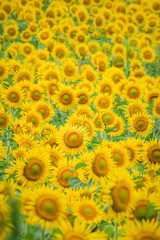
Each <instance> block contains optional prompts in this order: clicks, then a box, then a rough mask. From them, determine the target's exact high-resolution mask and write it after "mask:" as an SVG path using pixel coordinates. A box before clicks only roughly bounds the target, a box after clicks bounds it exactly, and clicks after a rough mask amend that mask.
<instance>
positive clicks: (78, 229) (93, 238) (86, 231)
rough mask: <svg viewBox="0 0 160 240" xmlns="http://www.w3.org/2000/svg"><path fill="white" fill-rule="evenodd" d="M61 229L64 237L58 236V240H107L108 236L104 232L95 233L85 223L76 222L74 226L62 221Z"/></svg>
mask: <svg viewBox="0 0 160 240" xmlns="http://www.w3.org/2000/svg"><path fill="white" fill-rule="evenodd" d="M60 229H61V232H62V235H60V234H58V235H57V234H56V239H57V240H63V239H65V240H71V239H78V240H82V239H87V240H97V239H101V240H105V239H106V234H105V233H104V232H103V231H96V232H93V231H92V228H91V227H90V226H87V225H86V223H84V222H78V221H77V220H75V221H74V224H73V225H72V224H71V223H70V222H69V221H64V220H63V221H62V222H61V223H60Z"/></svg>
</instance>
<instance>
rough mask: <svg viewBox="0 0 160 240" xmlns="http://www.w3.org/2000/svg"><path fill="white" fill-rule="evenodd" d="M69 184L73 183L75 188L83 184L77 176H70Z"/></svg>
mask: <svg viewBox="0 0 160 240" xmlns="http://www.w3.org/2000/svg"><path fill="white" fill-rule="evenodd" d="M68 182H69V184H70V185H71V188H72V189H74V188H78V187H80V186H81V184H82V182H81V181H80V180H79V178H77V177H73V178H70V179H69V181H68Z"/></svg>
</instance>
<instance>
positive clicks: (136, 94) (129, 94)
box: [123, 83, 143, 100]
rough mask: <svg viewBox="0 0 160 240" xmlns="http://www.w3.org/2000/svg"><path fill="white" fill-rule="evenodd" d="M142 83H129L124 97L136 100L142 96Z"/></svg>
mask: <svg viewBox="0 0 160 240" xmlns="http://www.w3.org/2000/svg"><path fill="white" fill-rule="evenodd" d="M141 89H142V85H140V84H136V83H135V84H131V83H130V84H127V86H126V87H125V90H124V92H123V96H124V98H126V99H127V100H135V99H140V98H142V93H143V92H142V90H141Z"/></svg>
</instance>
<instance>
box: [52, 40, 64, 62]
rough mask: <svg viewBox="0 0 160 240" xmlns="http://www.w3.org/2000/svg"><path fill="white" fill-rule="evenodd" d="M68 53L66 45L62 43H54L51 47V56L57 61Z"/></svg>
mask: <svg viewBox="0 0 160 240" xmlns="http://www.w3.org/2000/svg"><path fill="white" fill-rule="evenodd" d="M67 53H68V50H67V48H66V46H65V45H64V44H62V43H61V44H60V43H59V44H57V45H55V47H54V49H53V53H51V54H52V56H53V58H54V59H56V60H57V61H61V60H63V59H64V57H66V55H67Z"/></svg>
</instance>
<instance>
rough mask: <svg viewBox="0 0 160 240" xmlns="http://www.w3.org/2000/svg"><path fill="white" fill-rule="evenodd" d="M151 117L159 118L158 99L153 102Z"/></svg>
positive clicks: (159, 104)
mask: <svg viewBox="0 0 160 240" xmlns="http://www.w3.org/2000/svg"><path fill="white" fill-rule="evenodd" d="M153 116H155V117H156V118H160V97H158V98H157V99H156V100H155V101H154V106H153Z"/></svg>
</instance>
